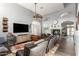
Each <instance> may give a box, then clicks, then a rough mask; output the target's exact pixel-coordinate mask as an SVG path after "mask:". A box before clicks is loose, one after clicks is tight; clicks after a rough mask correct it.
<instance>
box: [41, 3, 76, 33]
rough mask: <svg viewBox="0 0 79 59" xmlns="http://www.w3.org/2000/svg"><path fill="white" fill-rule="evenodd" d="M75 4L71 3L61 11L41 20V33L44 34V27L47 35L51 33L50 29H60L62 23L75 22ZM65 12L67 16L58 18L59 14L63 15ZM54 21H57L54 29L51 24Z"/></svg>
mask: <svg viewBox="0 0 79 59" xmlns="http://www.w3.org/2000/svg"><path fill="white" fill-rule="evenodd" d="M75 7H76V6H75V4H74V3H71V4H69V5H67V6H66V7H65V8H64V9H63V10H61V11H58V12H55V13H51V14H48V15H45V16H44V18H43V20H44V21H42V22H43V28H42V33H46V32H45V30H44V25H45V26H47V27H48V31H47V32H48V33H51V29H61V28H62V27H61V23H62V22H63V21H73V22H75V18H76V17H75ZM65 12H69V15H67V16H64V17H62V18H61V17H60V15H61V14H63V13H65ZM54 20H58V24H57V25H56V27H54V25H53V22H54Z"/></svg>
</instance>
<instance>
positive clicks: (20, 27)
mask: <svg viewBox="0 0 79 59" xmlns="http://www.w3.org/2000/svg"><path fill="white" fill-rule="evenodd" d="M13 32H14V33H22V32H29V25H28V24H19V23H13Z"/></svg>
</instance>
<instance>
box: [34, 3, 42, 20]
mask: <svg viewBox="0 0 79 59" xmlns="http://www.w3.org/2000/svg"><path fill="white" fill-rule="evenodd" d="M36 5H37V3H35V14H34V16H33V18H34V19H35V20H37V19H38V18H42V16H41V15H40V14H37V10H36Z"/></svg>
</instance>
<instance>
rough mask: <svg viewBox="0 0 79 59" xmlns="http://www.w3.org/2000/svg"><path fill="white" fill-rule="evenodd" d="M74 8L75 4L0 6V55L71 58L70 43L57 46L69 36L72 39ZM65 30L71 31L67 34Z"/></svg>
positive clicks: (74, 21)
mask: <svg viewBox="0 0 79 59" xmlns="http://www.w3.org/2000/svg"><path fill="white" fill-rule="evenodd" d="M46 7H47V8H46ZM76 7H77V4H76V3H0V49H1V50H0V55H1V56H45V55H46V56H50V55H52V56H58V55H60V56H75V47H74V41H73V39H71V40H68V42H67V44H69V45H68V46H64V47H63V46H62V45H63V44H60V43H62V41H61V39H70V37H69V35H71V38H73V37H72V36H73V35H74V33H73V32H74V30H75V23H76V19H77V18H76V16H75V15H76V13H77V12H76ZM64 28H66V29H64ZM67 28H68V29H71V28H72V31H69V32H68V33H67V31H66V30H67ZM25 29H26V30H25ZM65 31H66V32H65ZM62 32H63V33H62ZM71 33H72V34H71ZM67 36H68V37H67ZM5 42H6V43H5ZM3 43H5V44H4V45H7V47H8V48H6V47H4V45H3ZM70 43H71V44H70ZM62 47H63V50H62V49H61V48H62ZM65 47H66V48H65ZM5 50H6V51H5ZM58 50H60V51H61V50H62V51H65V52H64V53H62V54H60V53H59V54H58V53H57V52H58ZM68 50H69V51H68ZM24 52H25V53H24ZM56 53H57V54H56ZM65 53H66V54H65Z"/></svg>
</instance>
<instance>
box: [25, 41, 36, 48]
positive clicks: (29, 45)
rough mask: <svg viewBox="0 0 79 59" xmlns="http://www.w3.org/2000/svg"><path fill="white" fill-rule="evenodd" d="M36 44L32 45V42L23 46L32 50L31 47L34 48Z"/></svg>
mask: <svg viewBox="0 0 79 59" xmlns="http://www.w3.org/2000/svg"><path fill="white" fill-rule="evenodd" d="M36 45H37V44H34V43H33V42H27V43H26V44H25V46H27V47H29V48H33V47H35V46H36Z"/></svg>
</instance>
